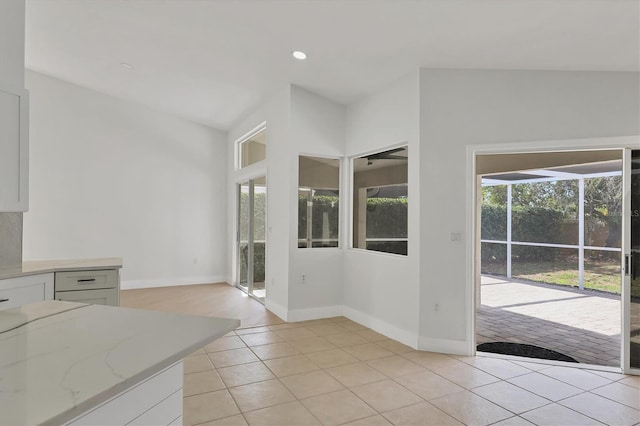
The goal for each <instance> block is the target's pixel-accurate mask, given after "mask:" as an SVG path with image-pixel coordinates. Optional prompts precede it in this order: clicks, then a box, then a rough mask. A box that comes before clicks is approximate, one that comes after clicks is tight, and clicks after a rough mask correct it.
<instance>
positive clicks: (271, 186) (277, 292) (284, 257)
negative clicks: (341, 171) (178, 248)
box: [227, 85, 345, 321]
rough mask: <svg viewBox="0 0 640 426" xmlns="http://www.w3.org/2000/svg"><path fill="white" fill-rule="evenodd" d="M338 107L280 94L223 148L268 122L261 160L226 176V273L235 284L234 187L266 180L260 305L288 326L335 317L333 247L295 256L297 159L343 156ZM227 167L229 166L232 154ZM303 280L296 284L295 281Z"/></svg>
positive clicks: (293, 90)
mask: <svg viewBox="0 0 640 426" xmlns="http://www.w3.org/2000/svg"><path fill="white" fill-rule="evenodd" d="M344 121H345V111H344V107H343V106H341V105H339V104H336V103H334V102H331V101H329V100H327V99H324V98H322V97H320V96H317V95H315V94H313V93H311V92H308V91H306V90H304V89H301V88H299V87H297V86H294V85H289V86H287V87H285V88H283V89H282V90H281V91H279V92H278V93H277V94H276V96H274V97H273V98H272V99H270V100H268V101H267V102H265V103H264V104H262V105H261V106H260V107H258V108H257V109H256V110H255V111H254V112H253V113H251V114H249V115H248V116H247V117H245V118H243V119H242V121H241V122H239V123H238V124H237V125H235V126H233V128H232V129H231V130H230V132H229V140H228V146H229V149H230V150H231V151H233V149H234V144H235V143H236V141H237V140H238V139H239V138H241V137H242V136H243V135H246V134H247V133H248V132H250V131H251V130H252V129H254V128H255V127H256V126H258V125H259V124H260V123H262V122H266V126H267V132H266V135H267V136H266V139H267V142H266V147H267V159H266V160H265V161H264V162H260V163H256V164H253V165H251V166H249V167H246V168H244V169H242V170H230V171H229V186H228V191H229V197H228V202H229V206H230V207H229V217H230V218H231V219H230V226H229V233H228V249H229V252H230V253H233V257H232V259H230V261H229V263H228V265H227V267H228V270H229V276H232V278H231V280H230V281H231V282H235V280H236V279H235V277H234V276H233V273H234V271H235V264H236V254H235V253H234V252H235V243H234V240H235V235H236V229H237V223H236V220H237V219H236V215H237V206H236V204H237V194H236V191H237V188H236V185H237V182H240V181H244V180H246V179H248V178H252V177H256V176H262V175H264V174H266V176H267V222H268V225H267V228H268V232H267V257H266V263H267V265H266V287H267V299H266V306H267V308H269V309H270V310H271V311H272V312H274V313H275V314H277V315H278V316H280V317H281V318H283V319H285V320H288V321H297V320H301V319H309V318H312V317H323V316H331V315H339V314H340V313H341V312H338V310H340V306H341V303H342V262H343V255H342V251H341V250H339V249H318V250H306V251H305V250H298V248H297V247H298V242H297V238H298V234H297V233H298V226H297V220H298V208H297V206H298V205H297V199H298V185H297V181H298V178H297V176H298V156H299V155H300V154H307V155H316V156H333V157H338V158H339V157H341V156H342V153H343V150H344ZM228 161H229V163H230V164H234V163H233V162H234V155H233V152H230V153H229V154H228ZM302 273H304V274H305V275H306V276H307V279H306V283H305V284H304V285H303V284H301V283H300V279H299V278H300V275H301V274H302Z"/></svg>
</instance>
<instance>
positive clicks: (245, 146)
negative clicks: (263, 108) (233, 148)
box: [238, 126, 267, 169]
mask: <svg viewBox="0 0 640 426" xmlns="http://www.w3.org/2000/svg"><path fill="white" fill-rule="evenodd" d="M266 158H267V131H266V129H265V128H264V126H262V127H261V129H260V130H258V131H257V132H256V133H254V134H253V135H252V136H249V137H247V138H246V139H244V140H242V141H241V142H240V143H239V144H238V160H239V161H238V165H239V168H241V169H242V168H243V167H247V166H250V165H251V164H254V163H257V162H259V161H263V160H265V159H266Z"/></svg>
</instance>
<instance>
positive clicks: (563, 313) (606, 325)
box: [476, 276, 621, 367]
mask: <svg viewBox="0 0 640 426" xmlns="http://www.w3.org/2000/svg"><path fill="white" fill-rule="evenodd" d="M481 284H482V286H481V305H480V306H479V307H478V310H477V316H476V340H477V344H481V343H488V342H512V343H525V344H529V345H534V346H540V347H543V348H546V349H551V350H554V351H557V352H560V353H562V354H565V355H568V356H570V357H572V358H574V359H576V360H577V361H578V362H580V363H586V364H595V365H603V366H612V367H617V366H619V365H620V312H621V311H620V309H621V306H620V296H619V295H614V294H607V293H602V292H595V291H590V290H582V291H581V290H578V289H575V288H570V287H561V286H556V285H547V284H539V283H532V282H527V281H519V280H513V279H511V280H507V279H506V278H496V277H489V276H483V277H482V282H481Z"/></svg>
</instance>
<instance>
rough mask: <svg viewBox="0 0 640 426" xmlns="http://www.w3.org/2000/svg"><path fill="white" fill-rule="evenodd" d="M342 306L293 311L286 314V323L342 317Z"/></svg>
mask: <svg viewBox="0 0 640 426" xmlns="http://www.w3.org/2000/svg"><path fill="white" fill-rule="evenodd" d="M342 311H343V309H342V306H340V305H335V306H322V307H320V308H306V309H294V310H292V311H289V312H288V314H287V321H290V322H297V321H309V320H315V319H321V318H333V317H339V316H342Z"/></svg>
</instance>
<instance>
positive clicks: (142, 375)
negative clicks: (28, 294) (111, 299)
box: [0, 301, 240, 425]
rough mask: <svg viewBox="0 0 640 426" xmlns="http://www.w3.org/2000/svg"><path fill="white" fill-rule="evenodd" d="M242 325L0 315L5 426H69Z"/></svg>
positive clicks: (99, 312)
mask: <svg viewBox="0 0 640 426" xmlns="http://www.w3.org/2000/svg"><path fill="white" fill-rule="evenodd" d="M239 325H240V321H239V320H235V319H227V318H212V317H202V316H191V315H179V314H173V313H165V312H154V311H145V310H139V309H130V308H119V307H113V306H102V305H85V304H81V303H72V302H60V301H45V302H38V303H33V304H29V305H24V306H22V307H20V308H16V309H8V310H5V311H0V423H2V424H9V425H20V424H29V425H33V424H43V423H44V424H60V423H65V422H68V421H70V420H72V419H74V418H75V417H77V416H78V415H80V414H82V413H84V412H86V411H87V410H89V409H91V408H92V407H94V406H96V405H98V404H100V403H102V402H105V401H106V400H108V399H109V398H111V397H113V396H115V395H117V394H119V393H120V392H122V391H124V390H125V389H127V388H129V387H131V386H132V385H134V384H136V383H139V382H141V381H143V380H144V379H146V378H148V377H150V376H152V375H153V374H155V373H157V372H159V371H161V370H162V369H164V368H166V367H168V366H170V365H172V364H174V363H175V362H177V361H179V360H181V359H182V358H184V357H185V356H187V355H189V354H191V353H193V352H194V351H196V350H197V349H199V348H201V347H203V346H204V345H206V344H208V343H210V342H211V341H213V340H215V339H217V338H218V337H221V336H223V335H225V334H226V333H228V332H229V331H231V330H233V329H235V328H237V327H238V326H239Z"/></svg>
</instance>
